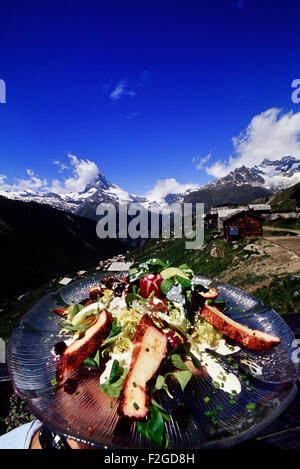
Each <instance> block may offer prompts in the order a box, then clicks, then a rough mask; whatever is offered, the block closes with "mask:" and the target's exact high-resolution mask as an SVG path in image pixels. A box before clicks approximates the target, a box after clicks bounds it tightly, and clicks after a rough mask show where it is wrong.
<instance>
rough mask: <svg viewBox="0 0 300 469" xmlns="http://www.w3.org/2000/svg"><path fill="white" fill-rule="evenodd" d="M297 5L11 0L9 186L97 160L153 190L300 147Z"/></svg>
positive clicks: (77, 171)
mask: <svg viewBox="0 0 300 469" xmlns="http://www.w3.org/2000/svg"><path fill="white" fill-rule="evenodd" d="M299 13H300V5H299V2H298V1H291V0H282V1H281V0H273V1H272V2H270V1H269V0H197V1H196V0H193V1H190V0H185V1H174V0H173V1H165V0H161V1H156V0H151V1H148V0H143V1H134V0H133V1H126V2H125V1H124V0H119V1H114V0H109V1H102V0H101V1H99V0H86V1H81V0H72V1H67V0H60V1H57V0H52V1H50V0H49V1H48V0H45V1H44V2H40V1H30V0H29V1H27V2H23V1H17V0H3V1H2V2H1V19H0V57H1V62H0V79H3V80H4V81H5V83H6V103H1V104H0V189H1V184H2V189H5V190H9V189H10V187H16V186H17V185H18V184H21V183H22V181H23V182H24V180H27V183H28V187H32V188H37V189H39V188H40V189H42V190H43V188H45V187H51V188H52V189H53V188H54V187H56V188H57V187H58V188H66V187H67V186H66V184H65V180H67V181H68V180H69V181H70V180H71V183H73V182H74V181H75V180H76V177H79V178H80V177H81V182H82V181H86V180H88V178H89V177H90V178H92V177H93V175H94V172H93V171H94V169H95V167H97V168H100V169H101V170H102V171H103V173H104V174H105V176H106V177H107V179H109V180H111V181H112V182H114V183H116V184H119V185H120V186H122V187H123V188H124V189H125V190H127V191H129V192H131V193H136V194H145V193H147V192H149V191H151V190H152V189H153V188H154V187H157V182H158V181H160V182H159V183H158V184H163V183H164V181H165V180H167V182H166V181H165V183H166V184H167V183H168V181H169V182H170V181H171V183H172V184H173V186H174V184H175V185H176V184H177V185H178V188H179V189H180V188H181V187H185V185H186V184H190V183H193V184H195V185H202V184H204V183H205V182H208V181H210V180H212V179H214V178H215V177H218V176H222V175H224V174H225V173H226V172H228V171H229V170H231V169H234V167H236V166H237V165H239V164H242V163H243V164H244V163H246V165H248V166H252V165H253V164H256V163H259V161H261V160H262V159H263V158H264V157H266V156H268V157H270V158H271V159H275V158H277V157H279V156H280V155H281V156H284V155H285V154H286V153H287V154H288V153H291V152H293V154H294V155H295V156H300V145H299V135H300V117H299V116H300V114H299V113H300V103H293V102H292V99H291V94H292V91H293V90H292V88H291V83H292V81H293V80H294V79H297V78H300V58H299V57H300V55H299V51H300V35H299ZM241 132H244V133H243V134H242V136H241ZM234 137H235V138H236V139H235V140H233V138H234ZM70 154H71V155H74V156H76V159H75V158H74V157H70V156H68V155H70ZM230 157H231V159H230V160H229V158H230ZM72 158H73V159H72ZM55 162H56V164H55ZM88 162H90V165H89V164H84V163H88ZM62 165H63V166H62ZM85 171H86V173H85ZM33 178H35V179H33ZM84 178H86V179H84ZM39 181H40V183H39ZM53 181H56V182H54V183H53ZM174 181H175V182H174ZM71 185H72V184H70V187H71ZM58 190H59V189H58Z"/></svg>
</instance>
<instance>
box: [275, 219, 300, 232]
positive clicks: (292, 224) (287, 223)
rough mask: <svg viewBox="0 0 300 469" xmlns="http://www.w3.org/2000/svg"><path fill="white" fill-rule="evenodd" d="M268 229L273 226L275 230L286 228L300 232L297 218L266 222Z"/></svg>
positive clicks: (299, 223)
mask: <svg viewBox="0 0 300 469" xmlns="http://www.w3.org/2000/svg"><path fill="white" fill-rule="evenodd" d="M267 224H268V228H270V227H272V226H274V227H275V228H286V229H287V230H300V219H299V218H296V219H295V218H279V219H278V220H270V221H268V223H267Z"/></svg>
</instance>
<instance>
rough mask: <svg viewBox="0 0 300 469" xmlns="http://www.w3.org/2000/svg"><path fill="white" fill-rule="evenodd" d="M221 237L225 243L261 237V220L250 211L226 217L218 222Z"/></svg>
mask: <svg viewBox="0 0 300 469" xmlns="http://www.w3.org/2000/svg"><path fill="white" fill-rule="evenodd" d="M220 222H221V224H222V231H223V236H224V238H225V239H226V240H227V241H229V242H230V241H233V240H235V239H243V238H246V237H250V236H262V234H263V227H262V225H263V218H262V217H260V216H259V215H257V214H256V213H254V212H252V211H251V210H243V211H241V212H236V213H233V214H230V215H228V216H227V217H224V218H222V219H221V220H220Z"/></svg>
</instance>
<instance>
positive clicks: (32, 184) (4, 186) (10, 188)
mask: <svg viewBox="0 0 300 469" xmlns="http://www.w3.org/2000/svg"><path fill="white" fill-rule="evenodd" d="M26 174H27V175H28V176H29V177H28V178H15V180H14V182H13V184H8V183H7V182H6V180H7V176H6V175H5V174H0V191H5V192H16V191H18V192H19V191H24V190H25V191H33V192H35V191H42V190H44V189H45V188H46V187H47V179H41V178H40V177H39V176H37V175H35V173H34V172H33V171H32V169H26Z"/></svg>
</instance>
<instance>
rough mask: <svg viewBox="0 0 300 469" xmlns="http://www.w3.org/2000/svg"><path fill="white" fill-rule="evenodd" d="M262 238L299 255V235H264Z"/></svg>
mask: <svg viewBox="0 0 300 469" xmlns="http://www.w3.org/2000/svg"><path fill="white" fill-rule="evenodd" d="M264 239H265V240H267V241H269V242H271V243H274V244H276V245H278V246H281V247H282V248H284V249H287V250H289V251H291V252H294V253H295V254H297V255H298V256H300V236H299V237H298V236H265V237H264Z"/></svg>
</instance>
